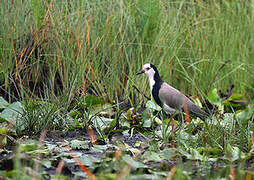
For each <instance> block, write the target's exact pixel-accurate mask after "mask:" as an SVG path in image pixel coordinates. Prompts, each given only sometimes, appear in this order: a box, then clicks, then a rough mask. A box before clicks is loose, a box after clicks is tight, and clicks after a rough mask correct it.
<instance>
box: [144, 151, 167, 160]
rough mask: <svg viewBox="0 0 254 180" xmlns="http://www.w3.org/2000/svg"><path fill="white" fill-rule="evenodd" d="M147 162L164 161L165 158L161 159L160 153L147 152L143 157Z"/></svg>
mask: <svg viewBox="0 0 254 180" xmlns="http://www.w3.org/2000/svg"><path fill="white" fill-rule="evenodd" d="M142 157H143V158H144V159H145V161H154V162H157V161H162V160H163V158H162V157H161V155H159V154H158V153H156V152H154V151H146V152H145V153H144V154H143V156H142Z"/></svg>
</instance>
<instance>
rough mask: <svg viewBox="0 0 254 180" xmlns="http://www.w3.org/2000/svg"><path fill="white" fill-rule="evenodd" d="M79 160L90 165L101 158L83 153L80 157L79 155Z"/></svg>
mask: <svg viewBox="0 0 254 180" xmlns="http://www.w3.org/2000/svg"><path fill="white" fill-rule="evenodd" d="M80 160H81V161H82V163H83V164H84V165H85V166H92V165H93V163H96V162H101V161H102V159H100V158H96V157H94V156H92V155H90V154H83V155H82V156H81V157H80Z"/></svg>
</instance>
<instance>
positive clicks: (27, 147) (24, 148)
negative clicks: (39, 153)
mask: <svg viewBox="0 0 254 180" xmlns="http://www.w3.org/2000/svg"><path fill="white" fill-rule="evenodd" d="M37 148H38V145H37V143H36V142H33V141H32V142H28V143H26V144H20V146H19V149H20V151H21V152H29V151H34V150H36V149H37Z"/></svg>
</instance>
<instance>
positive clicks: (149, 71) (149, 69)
mask: <svg viewBox="0 0 254 180" xmlns="http://www.w3.org/2000/svg"><path fill="white" fill-rule="evenodd" d="M143 73H145V75H146V76H147V77H148V78H149V79H150V78H154V76H155V74H159V73H158V70H157V68H156V67H155V66H154V65H153V64H145V65H144V66H143V69H142V70H141V71H139V72H137V75H139V74H143Z"/></svg>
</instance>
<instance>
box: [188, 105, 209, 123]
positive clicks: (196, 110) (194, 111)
mask: <svg viewBox="0 0 254 180" xmlns="http://www.w3.org/2000/svg"><path fill="white" fill-rule="evenodd" d="M187 109H188V111H190V112H191V113H192V114H195V115H196V116H197V117H199V118H200V119H202V120H204V119H205V118H207V117H208V116H209V114H208V113H206V112H205V111H203V110H202V109H200V108H199V107H198V106H197V105H196V104H194V103H193V102H192V101H191V100H190V101H189V102H188V103H187Z"/></svg>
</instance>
